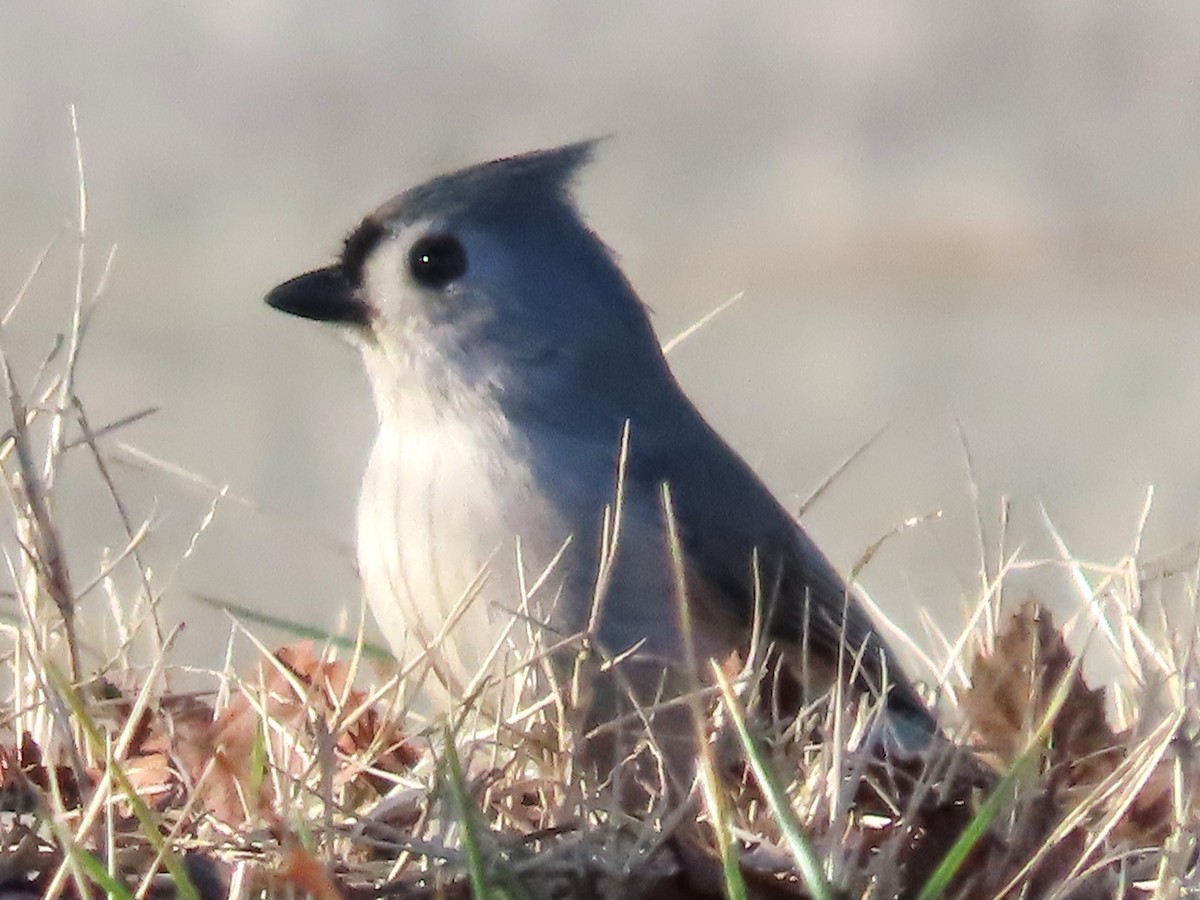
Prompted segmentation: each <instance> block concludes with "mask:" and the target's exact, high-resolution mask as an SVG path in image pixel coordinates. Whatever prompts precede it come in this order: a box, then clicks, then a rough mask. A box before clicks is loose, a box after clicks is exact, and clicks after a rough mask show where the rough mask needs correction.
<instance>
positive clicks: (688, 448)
mask: <svg viewBox="0 0 1200 900" xmlns="http://www.w3.org/2000/svg"><path fill="white" fill-rule="evenodd" d="M684 403H686V404H687V407H688V408H687V412H688V413H689V414H688V415H684V416H683V417H681V418H680V419H678V420H676V422H675V427H674V428H673V429H671V433H670V434H669V435H667V434H664V429H662V428H661V425H660V426H659V428H658V429H653V430H651V429H647V432H646V433H644V434H643V435H642V437H647V436H649V435H652V434H654V433H657V434H660V435H663V438H662V440H663V442H664V443H663V445H661V446H658V447H656V446H654V444H653V443H650V444H648V445H647V444H646V443H644V442H643V441H641V440H639V431H638V429H637V426H636V423H635V424H634V426H633V431H632V436H631V437H632V453H631V462H630V470H629V477H630V478H631V479H633V480H634V481H635V482H636V483H637V484H638V485H639V486H640V487H641V488H642V489H644V490H651V489H653V490H655V491H657V490H658V486H659V485H661V484H662V483H663V482H666V483H668V484H669V485H670V486H671V499H672V505H673V508H674V512H675V519H676V524H677V527H678V529H679V533H680V539H681V542H682V544H683V550H684V553H685V554H686V556H687V559H688V563H689V566H691V567H694V568H695V570H696V571H697V572H698V573H699V574H700V575H701V576H702V577H703V578H704V579H706V580H707V581H708V582H709V583H710V584H713V585H714V586H716V587H717V588H718V589H719V593H721V594H722V595H723V596H725V597H727V598H729V600H730V602H731V603H733V604H735V605H736V606H737V608H736V610H734V612H735V613H736V614H737V615H738V616H739V617H740V619H741V620H742V621H744V622H746V623H747V624H749V623H750V622H751V621H752V619H753V616H754V606H755V587H754V563H753V558H754V554H755V552H756V551H757V554H758V560H759V581H760V584H761V595H762V601H763V605H764V607H765V609H764V612H765V613H766V632H767V634H768V635H769V636H770V637H772V638H775V639H777V640H781V641H785V642H791V643H799V642H800V641H805V642H806V643H807V647H808V650H809V652H810V653H813V654H814V655H816V656H818V657H819V658H822V659H824V660H829V661H833V660H836V659H837V654H838V653H839V652H840V651H841V649H842V648H843V647H846V648H847V649H848V653H849V654H850V655H851V657H852V656H853V655H854V654H857V653H858V652H859V650H860V648H865V652H863V654H862V669H863V672H862V678H863V680H865V681H866V682H867V683H866V684H865V685H863V686H864V687H867V688H868V689H869V690H871V691H878V690H879V688H880V686H881V684H882V683H883V680H884V679H883V671H884V667H885V666H886V669H887V681H888V682H889V683H890V684H891V686H892V687H891V691H890V693H889V695H888V705H889V707H892V708H897V709H903V710H906V711H910V712H912V713H916V714H917V715H918V716H919V717H922V718H924V719H925V720H928V721H929V722H932V718H931V716H930V713H929V711H928V708H927V707H926V705H925V703H924V702H923V701H922V700H921V699H920V697H919V696H918V694H917V693H916V691H915V689H914V688H913V687H912V685H911V684H910V682H909V681H908V680H907V679H906V678H905V676H904V673H903V671H902V670H901V668H900V666H899V664H898V663H897V662H896V660H895V657H894V655H893V653H892V651H891V650H890V648H889V647H888V646H887V644H886V642H885V641H884V640H883V638H882V637H881V636H880V635H879V634H878V632H877V630H876V629H875V627H874V625H873V624H872V622H871V620H870V618H869V617H868V616H867V613H866V611H865V610H864V609H863V608H862V606H861V605H860V603H859V602H858V601H857V600H856V599H855V597H854V595H853V592H850V594H849V596H847V586H846V582H845V581H844V580H843V579H842V577H841V576H840V575H838V573H837V571H836V570H835V569H834V567H833V565H832V564H831V563H830V562H829V560H828V559H827V558H826V557H825V555H824V554H823V553H822V552H821V550H820V549H819V548H818V547H817V545H816V544H815V543H813V541H812V540H811V539H810V538H809V537H808V535H807V534H805V533H804V530H803V529H802V528H801V527H800V526H799V524H798V523H797V522H796V520H795V519H794V518H793V517H792V516H791V515H790V514H789V513H788V512H787V511H786V510H785V509H784V508H783V507H782V506H781V505H780V504H779V502H778V501H777V500H776V499H775V497H774V496H773V495H772V494H771V492H770V491H769V490H768V489H767V487H766V485H764V484H763V483H762V481H761V480H760V479H759V478H758V476H757V475H755V474H754V472H753V470H751V468H750V467H749V466H748V465H747V464H746V463H745V461H743V460H742V459H741V457H740V456H738V455H737V453H735V452H734V451H733V449H732V448H730V447H729V445H728V444H726V443H725V442H724V441H723V440H722V439H721V437H720V436H719V435H718V434H717V433H716V432H715V431H713V430H712V428H711V427H710V426H709V425H708V424H707V423H706V422H705V421H704V419H703V417H701V415H700V414H699V412H698V411H696V410H695V409H694V408H693V407H691V404H690V403H689V402H688V401H686V400H684ZM651 439H652V437H651ZM667 442H669V447H668V446H666V444H667Z"/></svg>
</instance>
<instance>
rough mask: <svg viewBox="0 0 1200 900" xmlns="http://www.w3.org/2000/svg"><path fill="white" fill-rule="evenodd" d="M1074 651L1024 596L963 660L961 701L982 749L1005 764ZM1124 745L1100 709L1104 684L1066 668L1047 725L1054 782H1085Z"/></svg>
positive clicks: (1106, 768) (1095, 779)
mask: <svg viewBox="0 0 1200 900" xmlns="http://www.w3.org/2000/svg"><path fill="white" fill-rule="evenodd" d="M1073 661H1074V656H1073V655H1072V653H1071V650H1070V648H1068V647H1067V644H1066V641H1065V640H1064V639H1063V636H1062V633H1061V632H1060V631H1059V630H1058V629H1056V628H1055V627H1054V622H1053V619H1052V618H1051V615H1050V613H1049V611H1048V610H1046V609H1044V608H1043V607H1041V605H1040V604H1038V602H1037V601H1036V600H1035V599H1032V598H1030V599H1028V600H1026V601H1025V602H1024V603H1023V604H1022V605H1021V608H1020V610H1018V611H1017V613H1016V615H1014V616H1013V617H1012V619H1010V620H1009V623H1008V625H1007V627H1005V628H1004V630H1003V631H1001V632H1000V634H999V635H998V636H997V639H996V644H995V647H994V648H993V649H992V652H991V653H990V654H983V653H981V654H980V655H979V656H977V657H976V659H975V661H974V664H973V665H972V668H971V686H970V687H969V688H968V689H967V690H966V691H965V692H964V694H963V697H962V709H963V711H964V713H965V714H966V717H967V720H968V721H969V722H970V723H971V725H972V726H973V727H974V729H975V731H976V733H977V734H978V735H979V736H980V737H981V738H982V739H983V742H984V744H985V745H986V747H987V749H988V750H990V751H991V752H993V753H995V754H996V755H997V756H999V757H1000V759H1002V760H1003V761H1004V762H1005V763H1007V764H1011V763H1012V762H1013V761H1015V760H1016V758H1017V756H1018V755H1019V754H1020V753H1021V751H1022V750H1023V749H1024V748H1025V746H1026V744H1027V743H1028V741H1029V738H1030V736H1031V735H1032V733H1033V730H1034V729H1035V728H1036V727H1037V726H1038V724H1039V723H1040V722H1041V721H1042V720H1043V719H1044V718H1045V716H1046V713H1047V710H1048V709H1049V706H1050V702H1051V700H1052V699H1053V697H1054V696H1055V694H1056V692H1057V691H1058V690H1059V686H1060V685H1061V684H1062V682H1063V679H1064V678H1066V677H1067V676H1068V673H1070V670H1071V666H1072V664H1073ZM1123 754H1124V751H1123V749H1122V747H1121V741H1120V739H1119V738H1118V737H1117V735H1116V734H1114V733H1113V730H1112V728H1111V727H1110V726H1109V724H1108V719H1107V716H1106V715H1105V699H1104V690H1103V689H1102V688H1096V689H1092V688H1089V687H1088V686H1087V684H1086V683H1085V682H1084V680H1083V676H1082V675H1081V674H1080V673H1079V671H1078V670H1076V671H1075V673H1074V674H1072V675H1071V684H1070V686H1069V688H1068V693H1067V698H1066V701H1065V702H1064V703H1063V706H1062V708H1061V710H1060V711H1059V713H1058V716H1057V717H1056V718H1055V720H1054V723H1053V725H1052V727H1051V731H1050V748H1049V763H1050V765H1051V767H1052V769H1053V771H1054V772H1055V773H1056V774H1055V777H1054V784H1055V785H1057V786H1059V787H1063V788H1073V789H1088V788H1091V787H1093V786H1095V785H1096V784H1098V783H1099V782H1100V781H1101V780H1103V779H1104V778H1105V777H1106V776H1107V775H1108V774H1110V773H1111V772H1112V770H1113V768H1114V767H1115V766H1116V765H1117V764H1118V763H1119V762H1120V760H1121V758H1122V756H1123Z"/></svg>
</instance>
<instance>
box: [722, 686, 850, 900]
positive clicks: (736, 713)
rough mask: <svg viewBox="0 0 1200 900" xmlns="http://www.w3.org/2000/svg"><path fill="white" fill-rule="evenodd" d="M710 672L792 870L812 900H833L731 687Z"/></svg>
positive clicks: (809, 845) (807, 842) (819, 867)
mask: <svg viewBox="0 0 1200 900" xmlns="http://www.w3.org/2000/svg"><path fill="white" fill-rule="evenodd" d="M712 668H713V673H714V674H715V675H716V678H717V683H718V684H719V685H720V687H721V696H722V700H723V702H724V703H725V709H726V710H727V711H728V712H729V718H730V719H732V720H733V726H734V728H735V730H736V731H737V736H738V740H739V741H740V742H741V745H742V749H743V750H745V752H746V758H747V759H748V760H749V761H750V767H751V768H752V769H753V770H754V776H755V778H757V779H758V783H759V786H760V787H761V788H762V790H763V793H765V794H766V795H767V805H768V806H769V807H770V809H771V813H772V814H773V815H774V816H775V821H776V822H777V823H778V824H779V830H780V831H781V832H782V833H783V837H784V840H786V841H787V844H788V849H789V850H791V852H792V859H793V860H794V861H795V863H796V868H798V869H799V870H800V876H801V878H803V879H804V884H805V887H807V888H808V892H809V893H810V894H811V895H812V897H813V900H835V895H834V892H833V888H832V887H831V886H830V884H829V881H828V880H827V879H826V878H825V873H824V872H823V871H822V870H821V860H820V859H819V858H818V856H817V852H816V850H814V849H813V846H812V844H811V843H810V842H809V840H808V838H806V837H805V836H804V831H803V829H802V828H801V826H800V822H799V821H797V819H796V814H795V812H794V811H793V810H792V807H791V804H790V803H788V801H787V795H786V793H785V792H784V790H783V788H782V787H781V786H780V784H779V779H778V778H777V777H776V776H775V772H774V771H773V770H772V769H771V765H770V763H769V762H768V760H767V758H766V756H765V755H764V754H763V752H762V748H761V747H760V746H759V744H758V741H756V740H755V739H754V736H753V735H751V734H750V729H749V727H748V726H747V725H746V715H745V713H744V712H743V711H742V707H741V703H740V702H739V701H738V698H737V695H736V694H734V692H733V685H731V684H730V683H729V678H728V676H727V675H726V674H725V672H724V671H722V669H721V667H720V666H719V665H717V664H716V663H713V667H712Z"/></svg>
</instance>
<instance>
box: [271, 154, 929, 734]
mask: <svg viewBox="0 0 1200 900" xmlns="http://www.w3.org/2000/svg"><path fill="white" fill-rule="evenodd" d="M593 148H594V143H592V142H587V143H578V144H572V145H568V146H565V147H560V148H557V149H552V150H544V151H538V152H534V153H528V154H525V155H522V156H515V157H512V158H507V159H500V160H496V161H494V162H489V163H484V164H482V165H478V166H473V167H470V168H467V169H463V170H461V171H457V172H453V173H451V174H447V175H442V176H440V177H437V178H434V179H433V180H431V181H428V182H426V183H424V184H422V185H419V186H418V187H415V188H412V189H410V190H408V191H405V192H404V193H402V194H399V195H398V196H396V197H395V198H393V199H392V200H390V201H388V202H387V203H385V204H384V205H383V206H381V207H380V208H379V209H377V210H375V211H374V212H373V213H371V214H370V215H368V216H367V217H366V218H365V219H364V220H363V221H362V223H361V224H360V225H359V226H358V227H357V228H356V229H355V230H354V231H353V232H352V233H351V234H350V235H349V237H348V238H347V239H346V241H345V246H344V247H343V249H342V253H341V256H340V258H339V259H338V260H337V261H336V262H335V263H334V264H333V265H330V266H327V267H325V268H322V269H317V270H315V271H312V272H308V273H307V274H304V275H300V276H299V277H297V278H293V279H292V280H290V281H287V282H285V283H283V284H281V285H279V286H278V287H277V288H275V289H274V290H273V291H271V292H270V294H269V295H268V296H267V302H268V303H269V304H270V305H271V306H273V307H275V308H277V309H280V310H283V311H284V312H289V313H293V314H295V315H298V316H304V317H306V318H310V319H318V320H322V321H326V322H331V323H334V324H336V325H339V326H341V328H342V330H343V332H344V333H345V334H346V335H347V336H348V337H349V338H350V340H351V341H352V342H353V343H354V344H356V345H357V346H358V347H359V348H360V349H361V351H362V355H363V359H364V361H365V365H366V369H367V372H368V375H369V377H370V382H371V386H372V388H373V391H374V395H375V405H376V408H377V410H378V415H379V433H378V437H377V439H376V441H375V445H374V449H373V451H372V453H371V457H370V462H369V463H368V466H367V470H366V475H365V477H364V480H363V489H362V496H361V500H360V506H359V517H358V554H359V563H360V570H361V574H362V578H363V582H364V585H365V591H366V595H367V597H368V599H369V602H370V605H371V608H372V610H373V612H374V614H375V616H376V618H377V620H378V622H379V624H380V626H381V627H382V630H383V632H384V634H385V635H386V636H387V638H388V640H389V641H390V642H391V644H392V646H393V648H394V649H395V650H396V652H397V654H398V655H399V656H401V657H407V658H412V656H413V654H414V653H418V654H419V653H425V654H427V660H428V662H429V665H430V668H431V669H432V671H433V673H434V675H435V676H436V680H437V681H438V682H440V684H441V685H442V686H443V688H444V689H445V691H446V692H447V693H449V694H450V695H452V696H462V695H463V694H464V693H467V692H468V691H469V690H470V689H471V688H472V686H475V685H478V684H479V682H478V681H477V680H476V681H473V680H472V679H475V678H476V677H477V675H478V673H479V672H480V670H481V669H482V668H486V669H488V671H489V672H490V674H491V675H492V676H495V678H496V679H497V681H498V680H499V679H500V677H501V676H502V675H503V673H504V672H511V670H512V667H513V665H514V660H518V659H520V658H522V657H523V656H526V655H529V654H530V653H533V654H534V655H537V654H538V653H541V655H542V656H543V657H544V658H549V659H552V660H556V662H555V663H554V664H553V665H552V666H551V667H550V670H551V671H552V672H553V671H559V672H561V671H562V670H563V668H564V667H563V665H562V662H561V661H562V660H563V659H566V658H574V657H572V654H574V653H575V652H576V651H577V650H578V644H577V643H573V642H572V640H571V638H572V636H579V635H587V636H589V637H590V638H591V639H592V645H593V646H594V647H595V648H596V650H597V652H598V653H599V654H600V655H601V656H602V657H603V658H604V659H605V660H607V661H608V663H607V664H606V665H604V666H600V667H599V668H594V669H592V670H589V671H591V673H592V675H591V676H590V687H592V691H591V692H590V697H591V699H590V700H589V702H588V713H587V716H586V719H587V721H588V722H589V724H591V725H597V724H602V723H603V722H604V721H605V720H606V719H609V718H611V717H614V716H617V715H619V714H620V711H621V709H622V700H621V699H620V698H619V696H618V695H619V694H620V693H621V692H622V691H623V690H627V691H629V693H630V695H631V696H632V697H634V698H635V699H637V700H638V702H639V703H647V704H649V703H653V702H655V701H656V700H661V699H663V698H664V696H665V697H667V698H668V699H669V697H670V696H672V695H677V694H678V693H679V692H681V691H682V690H684V689H685V685H686V684H688V683H689V682H688V679H687V678H686V677H684V676H685V675H686V674H687V673H685V672H684V669H685V668H686V665H685V663H686V661H687V660H688V654H687V653H686V652H685V647H686V644H685V640H686V639H687V638H688V635H689V634H690V641H691V645H692V646H693V647H694V650H695V657H696V658H697V659H699V660H700V662H701V663H702V665H700V666H699V667H698V668H699V670H700V672H701V674H703V672H705V671H707V670H708V666H707V660H709V659H716V660H719V661H726V660H728V659H729V658H731V657H734V656H735V655H737V654H743V655H744V654H745V653H746V652H748V650H749V646H750V643H751V636H752V634H758V635H759V636H760V637H763V638H765V639H766V640H768V641H771V642H773V643H774V645H775V646H777V647H779V648H781V655H782V657H783V658H784V659H785V660H786V663H787V665H788V667H789V671H790V672H791V673H792V675H793V676H794V677H795V678H796V679H797V680H798V683H799V684H800V685H801V686H802V688H803V690H804V691H805V693H806V694H807V695H808V696H810V697H811V696H813V695H814V694H819V692H821V691H823V690H825V689H827V688H828V687H829V685H830V684H831V683H832V681H833V679H834V678H835V677H836V676H837V673H838V672H839V671H840V672H842V673H844V676H845V679H846V681H847V682H848V684H850V686H852V687H853V688H855V689H857V690H858V691H865V692H872V693H878V692H881V691H886V704H887V707H888V710H889V713H894V714H896V715H898V716H899V717H900V718H902V719H903V720H904V721H905V722H906V723H907V725H908V726H915V728H916V729H917V730H918V731H919V732H920V731H924V732H927V733H929V734H933V733H935V732H936V723H935V721H934V719H933V716H932V714H931V713H930V711H929V709H928V707H927V706H926V705H925V703H924V702H923V701H922V700H921V698H920V697H919V696H918V694H917V692H916V691H915V690H914V688H913V686H912V685H911V683H910V682H909V681H908V680H906V679H905V677H904V675H903V673H902V671H901V669H900V667H899V666H898V665H897V664H896V662H895V659H894V657H893V655H892V652H891V651H890V649H889V648H888V646H887V644H886V643H885V641H884V640H883V639H882V638H881V637H880V635H879V634H878V633H877V632H876V631H875V629H874V627H873V626H872V623H871V621H870V619H869V618H868V616H867V614H866V613H865V612H864V610H863V608H862V606H861V605H860V603H859V602H858V601H857V600H856V599H855V597H854V595H853V592H852V591H850V592H848V590H847V586H846V583H845V582H844V581H843V580H842V578H841V577H840V576H839V575H838V574H837V572H836V571H835V570H834V568H833V567H832V565H831V564H830V563H829V561H828V560H827V559H826V558H825V556H824V555H823V554H822V553H821V551H820V550H819V549H818V548H817V547H816V545H815V544H814V543H813V542H812V541H811V540H810V539H809V538H808V536H807V535H806V534H805V533H804V532H803V531H802V530H801V528H800V527H799V526H798V524H797V523H796V521H795V520H794V518H793V517H792V516H791V515H789V514H788V513H787V512H786V511H785V510H784V508H783V507H782V506H781V505H780V504H779V503H778V501H776V500H775V498H774V497H773V496H772V495H771V493H770V492H769V491H768V490H767V488H766V487H765V486H764V485H763V483H762V482H761V481H760V480H759V479H758V478H757V477H756V476H755V474H754V472H753V471H751V469H750V468H749V467H748V466H747V465H746V463H745V462H744V461H743V460H742V459H741V458H740V457H739V456H738V455H737V454H736V453H735V452H734V451H733V450H732V449H730V447H729V446H728V445H727V444H726V443H725V442H724V441H723V440H722V439H721V438H720V437H719V436H718V435H717V434H716V433H715V432H714V431H713V430H712V428H711V427H710V426H709V425H708V423H707V422H706V421H705V420H704V418H703V417H702V416H701V415H700V413H699V412H698V411H697V410H696V408H695V407H694V406H693V405H692V404H691V402H690V401H689V400H688V398H687V397H686V396H685V395H684V393H683V392H682V390H681V389H680V387H679V385H678V384H677V383H676V381H675V379H674V377H673V376H672V374H671V371H670V370H669V369H668V367H667V364H666V362H665V360H664V358H663V353H662V350H661V348H660V346H659V342H658V340H657V339H656V337H655V334H654V331H653V329H652V327H651V324H650V319H649V317H648V315H647V311H646V308H645V306H644V305H643V304H642V302H641V300H640V299H639V298H638V296H637V294H636V293H634V290H633V288H632V287H631V285H630V284H629V282H628V281H627V280H626V278H625V276H624V274H622V272H621V270H620V268H619V267H618V266H617V264H616V263H615V262H614V260H613V257H612V255H611V254H610V252H609V251H608V249H607V248H606V247H605V245H604V244H603V243H602V242H601V241H600V240H599V238H597V236H596V235H595V234H593V233H592V231H591V230H589V229H588V227H587V226H586V225H585V224H584V222H583V221H582V220H581V219H580V217H579V215H578V213H577V211H576V209H575V206H574V204H573V202H572V200H571V197H570V195H569V186H570V182H571V180H572V177H573V176H574V175H575V174H576V173H577V172H578V170H579V169H580V168H581V167H582V166H583V165H584V164H585V163H586V162H587V161H588V160H589V158H590V156H591V154H592V151H593ZM664 486H666V489H665V490H664ZM668 498H669V507H668V503H667V502H666V501H667V500H668ZM668 508H669V509H670V512H671V515H672V518H673V521H672V522H670V523H669V522H668V517H667V509H668ZM672 536H674V542H673V541H672V539H671V538H672ZM680 573H681V574H682V578H680V577H679V574H680ZM681 596H682V597H685V598H686V603H687V608H688V610H689V612H690V621H691V627H690V629H689V631H688V632H686V633H685V631H684V630H683V629H682V628H681V624H680V622H681V619H680V615H679V605H680V602H681V601H680V597H681ZM756 623H757V626H758V627H756ZM613 660H618V661H619V662H617V663H616V664H613V662H612V661H613ZM839 660H840V666H839ZM602 670H603V673H604V674H601V672H602ZM614 670H616V671H617V672H618V673H619V675H620V678H619V679H616V678H614V676H613V671H614ZM618 682H619V684H618ZM484 696H485V697H496V696H500V695H499V694H497V693H496V692H495V691H492V692H491V693H488V692H484ZM494 702H496V703H497V704H498V703H500V701H498V700H496V701H494ZM500 714H503V711H500Z"/></svg>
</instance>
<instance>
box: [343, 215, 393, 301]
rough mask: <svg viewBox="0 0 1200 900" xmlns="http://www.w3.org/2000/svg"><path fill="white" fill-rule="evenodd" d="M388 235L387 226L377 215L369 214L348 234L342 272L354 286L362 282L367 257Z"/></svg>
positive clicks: (344, 247)
mask: <svg viewBox="0 0 1200 900" xmlns="http://www.w3.org/2000/svg"><path fill="white" fill-rule="evenodd" d="M386 236H387V228H386V227H384V225H383V223H382V222H380V221H379V219H377V218H376V217H375V216H367V217H366V218H365V219H363V220H362V222H360V223H359V224H358V227H357V228H355V229H354V230H353V231H351V232H350V233H349V234H348V235H346V240H345V243H343V244H342V274H343V275H344V276H345V277H346V280H347V281H349V282H350V284H352V285H353V286H354V287H358V286H360V285H361V284H362V276H363V266H364V265H365V264H366V262H367V257H368V256H370V255H371V251H372V250H374V249H375V247H376V246H377V245H378V244H379V242H380V241H382V240H383V239H384V238H385V237H386Z"/></svg>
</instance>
